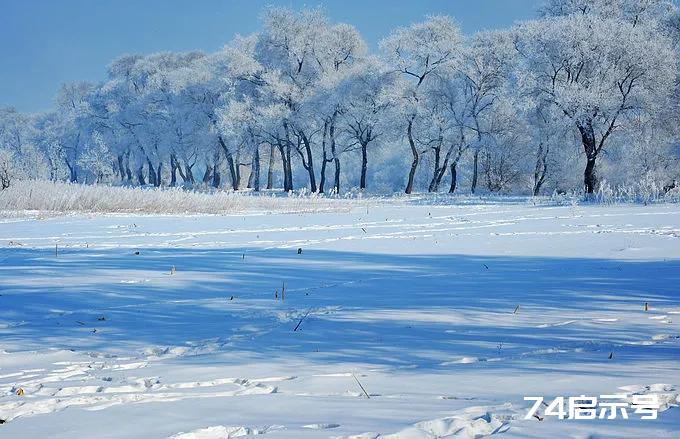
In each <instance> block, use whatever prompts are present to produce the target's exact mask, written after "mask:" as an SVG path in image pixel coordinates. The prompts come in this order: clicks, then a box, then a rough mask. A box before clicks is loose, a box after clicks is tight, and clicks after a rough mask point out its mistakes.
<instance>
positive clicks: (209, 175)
mask: <svg viewBox="0 0 680 439" xmlns="http://www.w3.org/2000/svg"><path fill="white" fill-rule="evenodd" d="M210 180H212V166H210V165H205V172H204V173H203V184H205V185H207V184H208V183H210Z"/></svg>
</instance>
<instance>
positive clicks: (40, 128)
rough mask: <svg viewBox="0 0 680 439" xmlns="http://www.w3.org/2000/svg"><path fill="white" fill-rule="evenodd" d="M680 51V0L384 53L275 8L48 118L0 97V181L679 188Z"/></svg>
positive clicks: (558, 7)
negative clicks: (251, 24) (224, 39)
mask: <svg viewBox="0 0 680 439" xmlns="http://www.w3.org/2000/svg"><path fill="white" fill-rule="evenodd" d="M679 49H680V11H679V10H678V8H677V7H676V6H675V4H674V3H673V2H672V1H670V0H550V1H548V2H547V3H546V4H545V5H544V6H543V7H542V8H541V9H540V10H538V11H537V13H536V18H535V19H531V20H528V21H523V22H519V23H516V24H515V25H514V26H512V27H511V28H508V29H497V30H490V31H483V32H479V33H476V34H474V35H464V34H463V33H462V31H461V29H460V27H459V25H458V24H457V22H456V20H455V18H452V17H447V16H430V17H426V18H424V19H423V20H422V21H419V22H416V23H414V24H411V25H409V26H406V27H400V28H397V29H394V30H393V31H392V32H391V33H390V34H389V35H387V36H386V37H385V38H384V39H383V40H382V41H381V42H380V44H379V48H378V49H377V50H375V51H371V50H369V47H368V46H367V43H366V42H365V41H364V40H363V38H362V36H361V34H360V33H359V32H358V31H357V29H356V28H355V27H353V26H352V25H351V24H345V23H335V22H333V21H332V20H331V19H329V17H327V16H326V15H325V13H324V10H323V9H322V8H311V9H304V10H300V11H296V10H291V9H286V8H277V7H269V8H266V9H265V10H264V11H263V12H262V18H261V28H260V30H259V31H258V32H256V33H254V34H252V35H247V36H236V37H235V38H234V39H233V40H232V41H230V42H228V43H227V44H226V45H225V46H224V47H223V48H222V49H221V50H219V51H217V52H214V53H203V52H188V53H173V52H164V53H154V54H149V55H136V54H132V55H124V56H121V57H119V58H118V59H115V60H113V61H112V62H111V63H110V64H109V66H108V68H107V77H106V78H105V79H104V80H103V81H102V82H99V83H90V82H79V81H75V82H72V83H68V84H63V85H62V87H61V88H60V90H59V92H58V94H57V96H56V97H55V99H54V106H53V109H52V110H50V111H47V112H42V113H37V114H29V113H22V112H19V111H17V110H15V109H14V108H11V107H8V108H0V187H1V188H2V189H6V188H8V187H11V186H12V185H13V184H15V183H17V182H20V181H22V180H33V179H35V180H51V181H67V182H77V183H81V184H109V185H124V186H148V187H166V186H171V187H185V188H195V189H212V188H220V189H223V190H229V191H232V190H233V191H242V190H249V191H262V190H265V189H270V190H283V191H293V190H304V191H309V192H312V193H335V194H340V193H345V192H350V191H370V192H372V193H394V192H405V193H407V194H410V193H414V192H449V193H466V194H469V193H472V194H475V193H499V194H522V195H541V194H548V195H549V194H554V193H585V194H591V193H594V192H597V191H598V190H600V188H601V187H603V185H610V186H612V187H627V186H633V185H637V186H645V187H653V188H655V189H654V190H656V191H658V192H660V193H664V192H669V191H677V190H678V189H677V188H676V180H678V179H680V167H679V166H678V162H679V160H680V148H678V138H679V137H680V132H679V131H678V126H679V125H680V124H679V123H678V122H680V107H679V106H678V102H679V97H680V83H679V81H678V63H677V54H678V50H679Z"/></svg>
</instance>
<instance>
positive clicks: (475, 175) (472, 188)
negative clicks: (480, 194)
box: [470, 149, 479, 194]
mask: <svg viewBox="0 0 680 439" xmlns="http://www.w3.org/2000/svg"><path fill="white" fill-rule="evenodd" d="M478 177H479V150H478V149H476V150H475V154H474V160H473V161H472V185H471V186H470V192H471V193H473V194H474V193H475V191H476V190H477V178H478Z"/></svg>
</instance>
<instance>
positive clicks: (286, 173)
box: [278, 140, 293, 192]
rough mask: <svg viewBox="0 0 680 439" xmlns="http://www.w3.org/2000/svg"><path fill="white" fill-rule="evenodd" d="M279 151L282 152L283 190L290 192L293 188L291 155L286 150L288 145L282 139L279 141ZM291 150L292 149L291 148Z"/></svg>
mask: <svg viewBox="0 0 680 439" xmlns="http://www.w3.org/2000/svg"><path fill="white" fill-rule="evenodd" d="M278 148H279V153H280V154H281V165H282V167H283V190H284V191H286V192H288V191H290V190H292V187H293V183H292V173H291V172H290V170H289V168H290V155H289V154H288V153H287V151H286V145H284V144H283V143H282V142H281V141H280V140H279V141H278ZM289 151H290V149H289Z"/></svg>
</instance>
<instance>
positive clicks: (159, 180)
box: [156, 162, 163, 187]
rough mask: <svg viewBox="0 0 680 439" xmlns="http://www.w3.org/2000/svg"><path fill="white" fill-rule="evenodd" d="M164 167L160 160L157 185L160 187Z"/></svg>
mask: <svg viewBox="0 0 680 439" xmlns="http://www.w3.org/2000/svg"><path fill="white" fill-rule="evenodd" d="M162 169H163V162H158V167H157V168H156V174H157V175H156V187H160V185H161V183H163V179H162V178H161V175H162V174H161V170H162Z"/></svg>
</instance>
